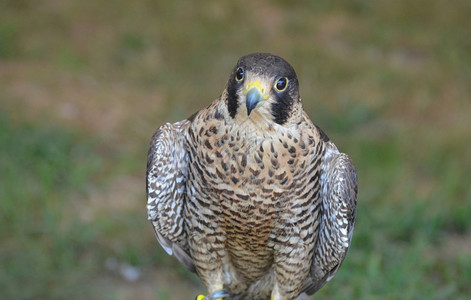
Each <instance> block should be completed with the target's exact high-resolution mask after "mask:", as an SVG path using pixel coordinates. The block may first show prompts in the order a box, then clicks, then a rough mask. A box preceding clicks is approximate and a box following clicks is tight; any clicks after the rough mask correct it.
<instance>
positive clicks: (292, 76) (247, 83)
mask: <svg viewBox="0 0 471 300" xmlns="http://www.w3.org/2000/svg"><path fill="white" fill-rule="evenodd" d="M298 88H299V86H298V78H297V76H296V72H295V71H294V69H293V67H292V66H291V65H290V64H289V63H288V62H287V61H285V60H284V59H283V58H281V57H279V56H276V55H273V54H268V53H253V54H249V55H246V56H243V57H242V58H240V59H239V61H238V62H237V65H236V66H235V67H234V69H233V71H232V73H231V75H230V77H229V81H228V83H227V89H226V91H227V98H226V104H227V108H228V111H229V114H230V116H231V117H232V118H233V119H236V120H240V121H241V122H244V121H246V120H247V119H251V120H252V121H254V122H258V120H264V121H265V122H274V123H277V124H279V125H283V124H285V123H286V122H287V121H289V120H290V119H291V117H292V116H293V111H294V106H295V105H297V104H300V103H301V99H300V97H299V89H298Z"/></svg>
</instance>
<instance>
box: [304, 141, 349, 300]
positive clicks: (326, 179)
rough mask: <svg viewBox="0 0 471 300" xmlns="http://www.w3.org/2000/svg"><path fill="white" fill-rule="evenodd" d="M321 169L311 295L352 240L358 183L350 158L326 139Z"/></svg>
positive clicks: (308, 288) (331, 272)
mask: <svg viewBox="0 0 471 300" xmlns="http://www.w3.org/2000/svg"><path fill="white" fill-rule="evenodd" d="M321 168H322V171H321V178H320V183H321V201H322V203H321V210H320V211H321V213H320V217H319V218H320V219H319V221H320V224H319V235H318V238H317V243H316V246H315V250H314V258H313V262H312V266H311V272H310V275H311V276H310V279H309V281H308V283H307V285H306V287H305V289H304V291H305V292H306V293H307V294H309V295H312V294H314V293H315V292H316V291H317V290H319V289H320V288H321V287H322V286H323V285H324V284H325V283H326V282H327V281H329V280H330V279H332V278H333V277H334V275H335V273H337V270H338V269H339V268H340V265H341V264H342V262H343V260H344V258H345V255H346V254H347V251H348V248H349V246H350V242H351V239H352V233H353V227H354V224H355V214H356V205H357V193H358V182H357V174H356V170H355V166H354V165H353V162H352V161H351V159H350V158H349V157H348V156H347V155H346V154H344V153H340V152H339V151H338V150H337V147H335V145H334V144H333V143H332V142H330V141H328V142H326V152H325V156H324V159H323V162H322V166H321Z"/></svg>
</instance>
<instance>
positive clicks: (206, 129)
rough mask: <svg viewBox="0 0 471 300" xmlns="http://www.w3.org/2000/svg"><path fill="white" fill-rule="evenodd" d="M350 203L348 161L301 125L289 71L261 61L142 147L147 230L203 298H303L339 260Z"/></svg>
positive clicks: (353, 186)
mask: <svg viewBox="0 0 471 300" xmlns="http://www.w3.org/2000/svg"><path fill="white" fill-rule="evenodd" d="M356 197H357V179H356V172H355V168H354V166H353V164H352V162H351V160H350V159H349V157H348V156H347V155H345V154H343V153H339V151H338V150H337V148H336V147H335V145H334V144H333V143H332V142H331V141H330V140H329V139H328V137H327V136H326V135H325V134H324V133H323V132H322V131H321V130H320V129H319V128H318V127H317V126H315V125H314V124H313V123H312V122H311V121H310V119H309V117H308V116H307V115H306V114H305V113H304V111H303V109H302V102H301V98H300V97H299V92H298V81H297V77H296V74H295V72H294V70H293V68H292V67H291V66H290V65H289V64H288V63H287V62H286V61H284V60H283V59H282V58H280V57H277V56H274V55H271V54H263V53H255V54H251V55H248V56H245V57H242V58H241V59H240V60H239V62H238V64H237V66H236V67H235V68H234V70H233V72H232V74H231V76H230V79H229V82H228V86H227V88H226V89H225V90H224V92H223V94H222V95H221V97H220V98H218V99H216V100H215V101H214V102H213V103H212V104H211V105H210V106H209V107H207V108H205V109H203V110H201V111H199V112H197V113H196V114H194V115H193V116H191V117H190V118H189V119H187V120H184V121H182V122H178V123H175V124H173V125H172V124H165V125H163V126H162V127H160V128H159V129H158V130H157V132H156V133H155V134H154V136H153V138H152V141H151V146H150V149H149V158H148V165H147V199H148V205H147V207H148V212H149V219H150V220H151V221H152V225H153V227H154V230H155V232H156V236H157V239H158V240H159V242H160V244H161V245H162V246H163V247H164V248H165V249H166V251H167V252H168V253H169V254H175V256H176V257H177V258H178V259H179V260H180V261H181V262H182V263H183V264H184V265H185V266H186V267H187V268H188V269H190V270H192V271H196V272H197V274H198V275H199V277H200V278H201V280H202V281H203V283H204V284H205V285H206V287H207V288H208V291H209V293H215V292H217V291H219V290H221V289H225V290H226V291H228V292H229V293H230V295H231V297H233V298H236V297H239V298H243V299H269V298H270V297H271V299H295V298H296V297H298V296H299V295H301V294H302V293H307V294H313V293H314V292H316V291H317V290H318V289H319V288H320V287H322V286H323V285H324V284H325V282H327V281H328V280H330V279H331V278H332V277H333V276H334V275H335V273H336V272H337V270H338V268H339V267H340V264H341V263H342V261H343V259H344V257H345V254H346V252H347V250H348V247H349V245H350V241H351V237H352V232H353V225H354V220H355V209H356Z"/></svg>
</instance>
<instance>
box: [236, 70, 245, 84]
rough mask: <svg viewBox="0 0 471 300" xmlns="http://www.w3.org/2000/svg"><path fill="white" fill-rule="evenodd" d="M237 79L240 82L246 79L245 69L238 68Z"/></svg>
mask: <svg viewBox="0 0 471 300" xmlns="http://www.w3.org/2000/svg"><path fill="white" fill-rule="evenodd" d="M235 79H236V80H237V81H238V82H241V81H242V80H244V69H242V68H238V69H237V70H236V73H235Z"/></svg>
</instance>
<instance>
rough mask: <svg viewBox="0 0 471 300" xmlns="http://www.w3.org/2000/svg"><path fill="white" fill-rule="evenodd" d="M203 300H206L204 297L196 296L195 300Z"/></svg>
mask: <svg viewBox="0 0 471 300" xmlns="http://www.w3.org/2000/svg"><path fill="white" fill-rule="evenodd" d="M204 299H206V296H205V295H198V296H196V299H195V300H204Z"/></svg>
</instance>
